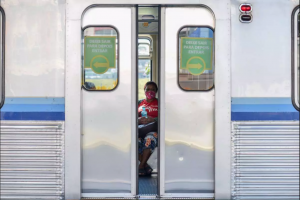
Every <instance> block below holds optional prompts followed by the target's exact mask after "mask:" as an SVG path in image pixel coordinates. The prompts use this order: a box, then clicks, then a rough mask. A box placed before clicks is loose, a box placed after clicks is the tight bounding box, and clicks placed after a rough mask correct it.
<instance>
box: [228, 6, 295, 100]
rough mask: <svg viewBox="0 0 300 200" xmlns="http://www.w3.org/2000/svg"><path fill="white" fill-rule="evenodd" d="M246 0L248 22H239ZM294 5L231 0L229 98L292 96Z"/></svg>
mask: <svg viewBox="0 0 300 200" xmlns="http://www.w3.org/2000/svg"><path fill="white" fill-rule="evenodd" d="M245 2H246V3H251V5H252V9H253V10H252V12H251V15H252V16H253V21H252V22H251V23H241V22H240V21H239V16H240V11H239V6H240V4H241V3H245ZM297 5H299V1H297V0H277V1H276V3H275V2H274V0H264V1H261V0H251V1H244V0H231V31H232V50H231V57H232V65H231V66H232V74H231V75H232V86H231V90H232V97H279V96H280V97H291V67H290V66H291V14H292V11H293V9H294V8H295V7H296V6H297ZM274 13H276V14H274Z"/></svg>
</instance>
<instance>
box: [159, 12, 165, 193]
mask: <svg viewBox="0 0 300 200" xmlns="http://www.w3.org/2000/svg"><path fill="white" fill-rule="evenodd" d="M160 10H161V11H160V13H161V14H160V17H161V19H160V32H161V33H165V26H166V25H165V20H166V19H165V18H166V15H165V14H166V7H161V9H160ZM160 38H161V39H160V53H161V55H160V76H159V77H160V80H159V84H160V94H159V98H160V100H159V102H160V103H159V108H160V116H159V117H160V122H159V126H160V132H159V134H160V136H159V137H160V140H159V141H160V143H159V145H160V146H159V148H160V150H159V154H160V155H159V165H160V166H159V176H160V177H159V194H158V195H159V196H163V195H165V142H164V139H165V103H164V102H165V67H166V66H165V34H161V36H160ZM162 141H163V142H162Z"/></svg>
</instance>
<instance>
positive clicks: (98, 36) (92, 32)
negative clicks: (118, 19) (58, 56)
mask: <svg viewBox="0 0 300 200" xmlns="http://www.w3.org/2000/svg"><path fill="white" fill-rule="evenodd" d="M83 37H84V40H83V82H82V85H83V88H84V89H86V90H94V91H95V90H96V91H107V90H113V89H115V88H116V87H117V85H118V76H119V73H118V68H119V66H118V64H119V63H118V56H119V55H118V45H119V43H118V42H119V41H118V37H119V35H118V32H117V30H116V29H115V28H113V27H88V28H85V29H84V31H83Z"/></svg>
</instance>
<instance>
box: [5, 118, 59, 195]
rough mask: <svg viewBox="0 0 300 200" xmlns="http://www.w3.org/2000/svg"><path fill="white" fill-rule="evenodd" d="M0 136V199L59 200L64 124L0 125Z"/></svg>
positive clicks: (15, 123)
mask: <svg viewBox="0 0 300 200" xmlns="http://www.w3.org/2000/svg"><path fill="white" fill-rule="evenodd" d="M49 127H51V129H49ZM15 130H17V134H15V132H14V131H15ZM0 132H1V141H0V150H1V160H0V161H1V163H0V164H1V187H0V198H1V199H37V198H43V199H63V198H64V122H31V121H29V122H15V121H1V126H0ZM45 150H47V151H48V152H46V153H45Z"/></svg>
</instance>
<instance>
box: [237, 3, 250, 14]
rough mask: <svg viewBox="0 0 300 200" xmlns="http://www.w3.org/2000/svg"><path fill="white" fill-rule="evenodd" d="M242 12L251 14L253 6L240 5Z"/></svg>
mask: <svg viewBox="0 0 300 200" xmlns="http://www.w3.org/2000/svg"><path fill="white" fill-rule="evenodd" d="M240 11H241V12H243V13H245V12H251V11H252V6H251V4H241V5H240Z"/></svg>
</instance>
